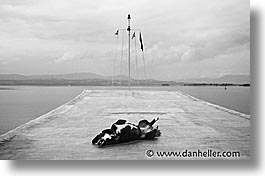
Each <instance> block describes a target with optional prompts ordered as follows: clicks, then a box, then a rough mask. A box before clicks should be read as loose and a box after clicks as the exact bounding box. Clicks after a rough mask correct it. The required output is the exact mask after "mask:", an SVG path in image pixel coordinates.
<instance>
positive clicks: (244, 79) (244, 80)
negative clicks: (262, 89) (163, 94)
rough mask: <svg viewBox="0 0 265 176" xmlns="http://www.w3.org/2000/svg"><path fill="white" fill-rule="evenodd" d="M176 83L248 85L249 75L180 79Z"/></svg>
mask: <svg viewBox="0 0 265 176" xmlns="http://www.w3.org/2000/svg"><path fill="white" fill-rule="evenodd" d="M177 82H186V83H232V84H249V83H250V76H249V75H225V76H222V77H220V78H197V79H186V80H184V79H182V80H177Z"/></svg>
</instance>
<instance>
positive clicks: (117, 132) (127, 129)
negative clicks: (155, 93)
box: [92, 118, 161, 147]
mask: <svg viewBox="0 0 265 176" xmlns="http://www.w3.org/2000/svg"><path fill="white" fill-rule="evenodd" d="M158 120H159V118H157V119H153V120H152V121H151V122H148V121H147V120H141V121H139V123H138V125H135V124H132V123H128V122H127V121H126V120H123V119H120V120H118V121H117V122H115V123H114V124H112V126H111V128H110V129H105V130H103V131H102V132H101V133H100V134H98V135H97V136H96V137H95V138H94V139H93V140H92V144H94V145H98V146H100V147H101V146H105V145H111V144H118V143H123V142H129V141H134V140H140V139H142V140H143V139H146V140H147V139H155V138H156V137H159V136H160V135H161V132H160V130H158V126H156V127H155V128H153V125H154V123H155V122H156V121H158Z"/></svg>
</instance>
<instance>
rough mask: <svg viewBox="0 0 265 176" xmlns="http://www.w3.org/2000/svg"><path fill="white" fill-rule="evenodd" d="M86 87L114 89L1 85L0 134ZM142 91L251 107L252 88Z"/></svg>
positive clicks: (241, 108) (236, 107) (245, 110)
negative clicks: (177, 91)
mask: <svg viewBox="0 0 265 176" xmlns="http://www.w3.org/2000/svg"><path fill="white" fill-rule="evenodd" d="M84 89H90V90H93V89H96V90H99V89H112V87H82V86H80V87H63V86H62V87H57V86H54V87H53V86H52V87H48V86H47V87H46V86H0V134H3V133H5V132H7V131H9V130H11V129H13V128H15V127H17V126H19V125H21V124H24V123H26V122H28V121H30V120H32V119H35V118H36V117H39V116H41V115H43V114H45V113H47V112H49V111H50V110H52V109H55V108H56V107H58V106H60V105H62V104H64V103H66V102H67V101H69V100H71V99H73V98H74V97H76V96H77V95H78V94H80V93H81V92H82V91H83V90H84ZM118 89H127V88H125V87H124V88H118ZM133 89H140V90H167V91H176V90H179V91H182V92H184V93H186V94H190V95H192V96H194V97H197V98H200V99H203V100H205V101H208V102H211V103H214V104H218V105H221V106H224V107H226V108H229V109H233V110H236V111H239V112H242V113H245V114H249V109H250V104H249V102H250V88H249V87H227V90H225V89H224V87H212V86H196V87H193V86H168V87H167V86H165V87H139V88H135V87H134V88H133Z"/></svg>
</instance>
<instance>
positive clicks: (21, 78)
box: [0, 74, 29, 80]
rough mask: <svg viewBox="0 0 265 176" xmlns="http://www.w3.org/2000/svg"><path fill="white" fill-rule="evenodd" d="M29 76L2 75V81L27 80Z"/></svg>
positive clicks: (0, 76) (0, 78) (0, 77)
mask: <svg viewBox="0 0 265 176" xmlns="http://www.w3.org/2000/svg"><path fill="white" fill-rule="evenodd" d="M26 79H29V78H28V77H27V76H24V75H18V74H0V80H26Z"/></svg>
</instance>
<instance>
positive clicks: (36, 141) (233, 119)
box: [0, 90, 250, 160]
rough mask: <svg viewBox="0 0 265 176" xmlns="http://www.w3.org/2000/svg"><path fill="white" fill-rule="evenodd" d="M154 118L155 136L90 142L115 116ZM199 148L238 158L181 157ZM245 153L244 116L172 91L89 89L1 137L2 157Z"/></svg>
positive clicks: (132, 157) (246, 123)
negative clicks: (114, 142) (157, 134)
mask: <svg viewBox="0 0 265 176" xmlns="http://www.w3.org/2000/svg"><path fill="white" fill-rule="evenodd" d="M154 117H159V118H160V120H159V121H158V122H157V123H156V125H158V126H159V128H160V130H161V132H162V135H161V137H159V138H158V139H157V140H149V141H134V142H130V143H126V144H120V145H114V146H109V147H104V148H98V147H96V146H94V145H92V144H91V140H92V139H93V137H94V136H95V135H97V134H98V133H99V132H100V131H101V130H103V129H104V128H108V127H110V126H111V124H112V123H114V122H115V121H116V120H117V119H121V118H122V119H126V120H128V121H130V122H132V123H138V121H139V120H140V119H148V120H152V119H153V118H154ZM148 150H152V151H153V152H151V153H152V154H154V155H153V156H151V157H150V156H147V154H146V152H147V151H148ZM198 150H200V151H201V152H204V151H209V150H211V152H221V153H222V152H225V151H228V152H240V157H221V158H220V157H213V156H211V157H202V156H201V155H202V154H199V155H200V156H199V157H194V156H193V157H184V156H188V155H187V151H188V152H195V151H198ZM164 151H165V152H180V153H181V154H182V156H181V157H176V156H172V155H171V156H168V157H165V156H164V157H160V156H158V154H157V152H164ZM185 152H186V153H185ZM149 153H150V152H149ZM208 153H209V152H208ZM185 154H186V155H185ZM229 154H231V153H229ZM208 155H209V154H208ZM249 158H250V117H249V116H248V115H245V114H242V113H238V112H235V111H232V110H229V109H225V108H223V107H220V106H217V105H212V104H210V103H207V102H205V101H202V100H199V99H196V98H193V97H191V96H188V95H185V94H182V93H180V92H172V91H171V92H169V91H140V90H137V91H125V90H95V91H93V90H87V91H84V92H83V93H82V94H81V95H79V96H78V97H76V98H75V99H73V100H72V101H70V102H68V103H66V104H64V105H62V106H60V107H59V108H57V109H55V110H53V111H51V112H49V113H47V114H45V115H43V116H41V117H39V118H37V119H35V120H33V121H30V122H29V123H27V124H24V125H22V126H20V127H18V128H17V129H14V130H12V131H10V132H8V133H6V134H4V135H2V136H0V159H14V160H18V159H23V160H24V159H25V160H35V159H37V160H115V159H117V160H120V159H121V160H137V159H139V160H153V159H154V160H156V159H159V160H161V159H162V160H168V159H173V160H175V159H177V160H181V159H249Z"/></svg>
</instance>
